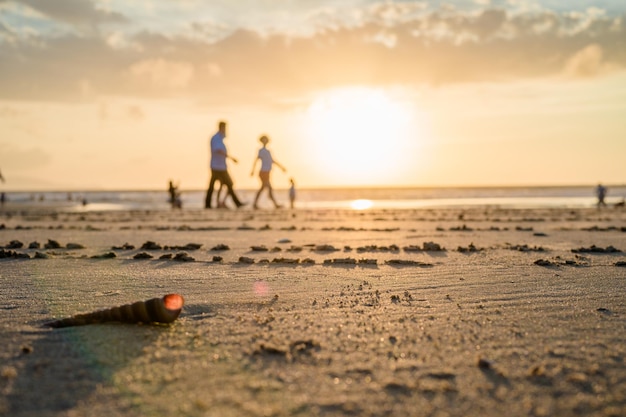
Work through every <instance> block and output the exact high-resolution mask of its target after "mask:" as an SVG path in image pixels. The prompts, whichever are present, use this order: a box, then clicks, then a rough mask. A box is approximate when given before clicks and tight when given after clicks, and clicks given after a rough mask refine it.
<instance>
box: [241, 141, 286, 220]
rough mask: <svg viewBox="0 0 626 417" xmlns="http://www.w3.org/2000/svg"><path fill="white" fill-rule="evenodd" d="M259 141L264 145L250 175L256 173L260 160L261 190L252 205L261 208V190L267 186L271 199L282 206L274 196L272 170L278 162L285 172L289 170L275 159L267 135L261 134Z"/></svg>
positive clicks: (277, 205) (277, 206)
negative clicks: (269, 147) (268, 144)
mask: <svg viewBox="0 0 626 417" xmlns="http://www.w3.org/2000/svg"><path fill="white" fill-rule="evenodd" d="M259 141H260V142H261V143H262V144H263V147H262V148H261V149H259V153H258V156H257V158H256V159H255V160H254V164H253V165H252V172H250V176H253V175H254V170H255V169H256V163H257V161H259V160H260V161H261V169H260V171H259V178H260V179H261V188H259V191H257V193H256V197H255V198H254V205H253V206H252V207H254V208H255V209H258V208H259V207H258V205H257V204H258V202H259V197H260V196H261V192H263V190H265V189H266V188H267V192H268V195H269V197H270V200H272V202H273V203H274V207H276V208H280V207H281V206H280V204H278V203H277V202H276V199H275V198H274V193H273V192H272V184H271V182H270V172H271V171H272V165H273V164H276V166H277V167H279V168H280V169H282V170H283V172H286V171H287V170H286V169H285V167H284V166H282V165H281V164H279V163H278V162H277V161H275V160H274V158H272V154H271V153H270V151H269V149H267V143H268V142H269V139H268V137H267V136H265V135H264V136H261V138H260V139H259Z"/></svg>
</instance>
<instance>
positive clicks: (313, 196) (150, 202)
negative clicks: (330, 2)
mask: <svg viewBox="0 0 626 417" xmlns="http://www.w3.org/2000/svg"><path fill="white" fill-rule="evenodd" d="M236 191H237V194H238V196H239V198H240V199H241V200H242V201H246V202H249V203H250V202H252V201H253V200H254V195H255V193H256V190H236ZM274 193H275V194H274V195H275V197H276V199H277V200H278V201H279V202H280V203H282V204H283V205H284V206H288V205H289V200H288V192H287V190H284V189H279V190H274ZM204 197H205V190H182V202H183V209H187V210H194V209H195V210H200V209H203V207H204ZM625 197H626V185H620V186H609V187H608V195H607V199H606V202H607V203H608V204H609V205H613V204H615V203H617V202H620V201H623V199H624V198H625ZM6 198H7V201H6V203H5V206H4V207H6V208H8V207H11V206H12V205H13V206H18V205H23V204H28V205H34V206H40V207H42V208H46V207H48V208H56V209H60V210H67V211H109V210H170V209H171V207H170V205H169V203H168V194H167V191H166V190H158V191H155V190H151V191H150V190H147V191H82V192H77V191H72V192H67V191H57V192H10V193H6ZM83 200H84V201H85V202H86V204H83ZM596 202H597V200H596V196H595V189H594V186H568V187H458V188H453V187H441V188H437V187H432V188H430V187H429V188H333V189H299V190H297V198H296V208H298V209H352V210H367V209H418V208H464V207H477V206H485V207H486V206H498V207H505V208H557V207H561V208H589V207H594V206H595V205H596ZM227 204H228V201H227ZM259 205H260V206H261V207H262V208H263V207H266V208H271V203H270V202H269V201H268V200H267V197H266V196H265V195H263V196H262V197H261V200H260V202H259ZM231 206H232V203H231Z"/></svg>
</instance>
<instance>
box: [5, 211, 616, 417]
mask: <svg viewBox="0 0 626 417" xmlns="http://www.w3.org/2000/svg"><path fill="white" fill-rule="evenodd" d="M625 238H626V211H624V210H616V209H613V208H610V209H606V210H596V209H533V210H530V209H528V210H522V209H503V208H497V207H481V208H474V209H468V210H460V209H446V210H370V211H362V212H359V211H348V210H296V211H290V210H277V211H269V210H268V211H264V210H261V211H251V210H241V211H227V210H213V211H201V210H183V211H172V212H169V211H167V212H146V211H138V212H101V213H97V212H85V213H76V212H75V213H63V212H60V211H53V210H41V209H35V208H29V207H27V206H24V207H19V208H13V209H11V208H10V207H8V208H7V207H5V209H4V211H3V212H0V246H2V249H0V293H1V294H2V297H1V298H0V329H1V330H0V331H1V332H2V333H1V337H2V340H3V343H2V344H3V349H0V415H7V416H8V415H11V416H68V417H69V416H169V415H186V416H311V415H324V416H335V415H338V416H339V415H342V416H343V415H354V416H381V415H394V416H396V415H397V416H405V415H423V416H469V415H476V416H478V415H480V416H502V415H508V416H527V415H531V416H554V415H580V416H622V415H626V296H625V295H626V266H625V265H626V253H625V251H626V239H625ZM29 246H30V248H29ZM167 293H179V294H181V295H183V296H184V298H185V301H186V304H185V306H184V308H183V311H182V313H181V315H180V317H179V318H178V320H177V321H176V322H174V323H173V324H171V325H132V324H131V325H128V324H100V325H89V326H81V327H70V328H64V329H51V328H49V327H46V326H45V325H46V323H48V322H50V321H52V320H55V319H59V318H63V317H67V316H70V315H74V314H78V313H86V312H89V311H94V310H100V309H104V308H109V307H113V306H118V305H123V304H127V303H132V302H134V301H139V300H146V299H149V298H154V297H160V296H163V295H164V294H167Z"/></svg>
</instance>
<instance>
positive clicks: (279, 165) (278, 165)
mask: <svg viewBox="0 0 626 417" xmlns="http://www.w3.org/2000/svg"><path fill="white" fill-rule="evenodd" d="M274 164H276V166H277V167H278V168H280V169H282V170H283V172H287V168H285V167H284V166H282V165H281V164H279V163H278V161H274Z"/></svg>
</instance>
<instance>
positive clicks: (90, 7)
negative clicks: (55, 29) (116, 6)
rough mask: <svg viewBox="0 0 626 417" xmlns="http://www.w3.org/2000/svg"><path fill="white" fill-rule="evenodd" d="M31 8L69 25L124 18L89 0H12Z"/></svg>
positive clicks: (122, 19)
mask: <svg viewBox="0 0 626 417" xmlns="http://www.w3.org/2000/svg"><path fill="white" fill-rule="evenodd" d="M13 1H14V2H15V3H21V4H24V5H26V6H28V7H30V8H31V9H33V10H35V11H37V12H39V13H41V14H42V15H44V16H47V17H48V18H50V19H53V20H57V21H60V22H64V23H69V24H71V25H78V26H80V25H95V24H98V23H104V22H115V23H122V22H126V18H125V17H124V16H123V15H122V14H120V13H117V12H109V11H106V10H102V9H100V8H97V7H96V6H95V5H94V2H92V1H90V0H53V1H50V0H13Z"/></svg>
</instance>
